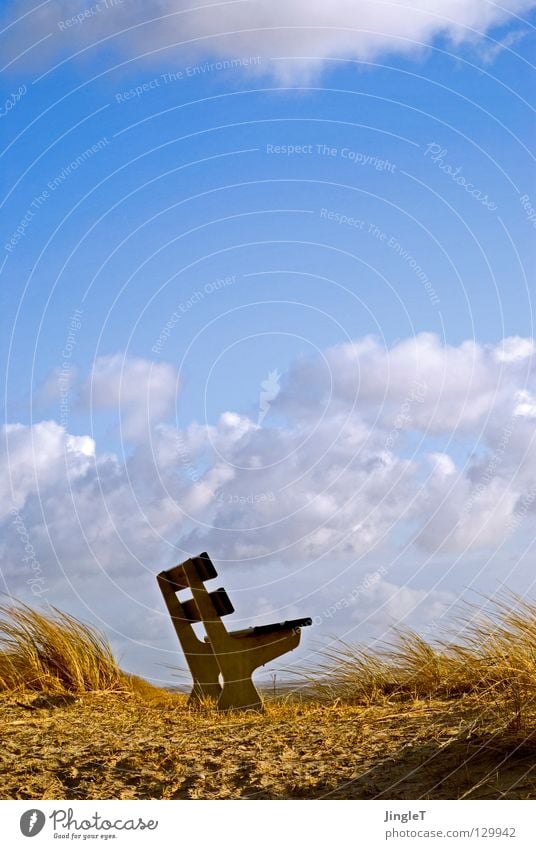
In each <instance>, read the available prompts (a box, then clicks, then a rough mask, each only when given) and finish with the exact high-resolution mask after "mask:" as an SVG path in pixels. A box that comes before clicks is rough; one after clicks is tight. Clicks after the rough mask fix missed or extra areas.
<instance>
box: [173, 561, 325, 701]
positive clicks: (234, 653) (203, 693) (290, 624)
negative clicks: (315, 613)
mask: <svg viewBox="0 0 536 849" xmlns="http://www.w3.org/2000/svg"><path fill="white" fill-rule="evenodd" d="M216 576H217V572H216V569H215V568H214V565H213V563H212V562H211V560H210V558H209V556H208V554H206V552H205V553H203V554H200V555H199V556H198V557H193V558H191V559H190V560H186V561H185V562H184V563H181V564H179V565H178V566H175V567H174V568H173V569H170V570H168V571H167V572H161V573H160V574H159V575H158V576H157V580H158V585H159V587H160V589H161V591H162V594H163V596H164V600H165V602H166V605H167V608H168V610H169V613H170V616H171V619H172V621H173V625H174V627H175V632H176V634H177V637H178V639H179V642H180V644H181V646H182V649H183V651H184V656H185V658H186V662H187V663H188V666H189V668H190V671H191V673H192V678H193V679H194V686H193V689H192V692H191V694H190V700H191V701H194V702H195V701H199V700H200V699H202V698H209V699H212V700H214V701H216V702H217V707H218V709H219V710H243V709H250V710H263V702H262V698H261V696H260V694H259V692H258V690H257V688H256V687H255V685H254V683H253V680H252V675H253V672H254V671H255V669H257V668H258V667H259V666H263V665H264V664H265V663H268V662H269V661H270V660H274V659H275V658H276V657H280V656H281V655H282V654H285V653H286V652H288V651H292V649H294V648H296V647H297V646H298V645H299V642H300V635H301V628H303V627H305V626H307V625H311V624H312V622H311V619H308V618H307V619H294V620H291V621H287V622H278V623H275V624H274V625H261V626H257V627H254V628H246V629H243V630H240V631H231V632H229V631H227V629H226V627H225V625H224V624H223V622H222V621H221V617H222V616H226V615H228V614H229V613H233V611H234V608H233V605H232V604H231V601H230V599H229V596H228V595H227V593H226V592H225V590H224V589H223V588H220V589H218V590H214V591H213V592H209V591H208V590H207V589H206V587H205V581H207V580H211V579H212V578H215V577H216ZM188 588H189V589H190V591H191V593H192V598H191V599H188V600H187V601H184V602H182V603H181V602H180V601H179V599H178V598H177V595H176V593H177V592H181V591H183V590H186V589H188ZM192 622H202V623H203V626H204V628H205V631H206V633H207V638H206V639H205V640H204V641H201V640H199V639H198V637H197V635H196V634H195V631H194V629H193V628H192ZM220 681H222V682H223V685H222V684H221V683H220Z"/></svg>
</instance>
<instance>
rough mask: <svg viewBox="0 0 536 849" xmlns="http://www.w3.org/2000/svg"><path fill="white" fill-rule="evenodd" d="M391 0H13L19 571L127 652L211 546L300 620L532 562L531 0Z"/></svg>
mask: <svg viewBox="0 0 536 849" xmlns="http://www.w3.org/2000/svg"><path fill="white" fill-rule="evenodd" d="M387 5H389V8H390V17H389V20H388V21H387V22H386V21H382V18H381V16H380V18H379V19H378V18H377V14H378V9H377V6H376V7H374V4H372V5H371V4H367V3H356V14H358V13H359V15H360V17H358V19H357V21H358V22H359V23H361V22H363V23H362V26H361V27H359V26H357V23H356V19H355V18H354V17H353V14H354V13H353V12H352V13H350V12H348V9H347V7H346V4H340V7H339V4H337V3H335V4H333V9H332V11H331V12H326V11H325V10H324V11H322V10H318V9H316V10H313V12H312V13H311V14H312V18H311V16H310V15H309V14H308V12H307V9H306V8H305V6H304V5H303V4H302V3H301V2H294V3H288V4H285V6H284V7H283V5H281V6H280V7H278V5H277V4H273V5H272V6H269V7H266V4H264V3H263V2H259V3H255V2H251V3H250V2H246V3H242V4H222V5H221V6H220V7H217V8H216V10H215V11H209V10H207V9H204V10H203V9H200V11H199V12H197V13H195V14H193V13H186V14H182V12H183V10H184V8H185V5H184V4H182V3H180V2H172V0H168V1H167V2H166V3H164V4H160V5H159V6H158V12H159V14H164V13H165V14H167V17H166V19H165V21H161V22H160V24H159V23H158V22H156V23H155V22H153V23H150V22H149V21H150V19H151V17H153V15H152V14H151V12H155V8H156V4H152V3H147V4H145V5H144V4H139V3H137V2H131V3H128V2H127V0H123V3H118V4H115V5H114V4H109V5H106V3H104V0H101V3H94V4H91V3H85V4H84V3H77V2H63V3H59V2H48V3H44V4H36V3H33V4H32V3H29V4H26V3H24V4H23V3H8V4H7V7H6V11H5V13H4V23H3V26H4V28H6V29H5V31H4V32H3V34H2V35H1V36H0V37H1V38H3V39H4V47H5V55H6V56H7V64H8V67H7V68H6V69H5V70H4V72H3V76H2V94H1V97H0V105H1V104H4V107H3V109H2V113H1V114H2V118H1V125H2V129H3V130H4V133H3V141H2V151H3V152H2V160H3V163H2V164H3V169H2V206H3V215H2V251H1V253H0V257H1V260H0V261H1V262H3V265H2V266H1V267H2V272H1V279H2V287H1V290H0V292H1V295H0V297H1V323H2V336H1V342H0V344H1V352H2V362H3V364H4V368H3V369H2V386H3V389H4V392H3V399H4V423H5V424H4V430H5V439H4V445H3V450H4V451H5V463H6V468H7V469H8V470H9V474H8V476H7V477H8V478H9V481H8V482H7V483H6V485H5V493H4V496H3V497H4V500H5V504H4V508H5V510H4V512H3V513H2V515H4V516H5V525H4V530H5V534H4V536H3V540H4V541H3V543H2V551H3V563H4V564H5V568H4V589H5V590H6V591H7V592H9V593H12V594H14V595H16V596H17V597H21V598H25V599H26V600H28V599H30V600H32V601H34V600H35V599H36V597H37V600H38V601H39V602H40V603H43V604H46V603H51V604H56V605H58V606H61V607H64V608H65V609H68V610H70V611H72V612H75V613H77V614H79V615H83V616H84V617H85V618H89V619H90V620H91V621H95V622H97V623H98V624H100V625H101V626H102V627H104V628H105V630H106V631H107V633H109V635H110V636H111V638H112V639H113V640H114V646H116V647H117V649H118V651H120V653H122V655H124V657H125V663H126V665H128V666H129V668H133V669H135V670H136V671H142V672H143V673H144V674H148V675H152V676H153V677H154V676H156V677H158V674H157V673H155V669H157V668H158V669H159V670H160V673H162V663H163V662H164V663H172V662H173V660H174V650H175V647H174V644H173V641H172V638H171V635H170V634H169V633H168V631H169V629H168V627H167V624H166V622H165V619H164V617H163V614H162V611H161V603H160V601H159V599H158V597H157V594H156V591H155V588H154V586H153V584H154V579H153V574H154V573H155V572H157V571H159V570H160V569H161V568H164V567H165V566H171V565H173V563H175V562H177V561H178V560H180V559H181V557H182V555H183V554H184V555H185V556H186V555H187V554H195V553H197V551H198V549H199V550H201V548H208V550H209V551H210V553H211V554H212V556H213V559H214V560H215V562H217V563H218V562H220V563H221V564H222V568H221V575H222V582H223V581H224V582H225V586H226V587H228V588H233V589H234V591H235V593H237V594H238V597H239V605H240V609H241V610H242V616H243V617H245V619H248V616H249V619H251V617H257V618H259V617H263V616H264V617H270V616H272V617H274V616H275V617H276V618H285V616H287V615H291V614H293V615H294V614H295V615H300V614H308V613H311V615H315V616H317V617H320V621H319V622H318V628H317V634H316V637H317V639H318V640H321V638H325V635H326V633H329V634H336V635H338V636H344V637H345V638H347V639H357V638H367V639H374V638H380V637H381V636H382V635H383V634H384V632H385V629H386V628H388V627H389V625H390V624H391V623H392V622H394V621H395V622H396V621H407V622H409V623H410V624H414V625H416V626H417V627H420V628H422V629H424V630H426V629H428V630H429V631H430V632H432V631H433V628H435V627H437V623H438V622H440V621H442V618H443V616H444V615H447V614H448V611H449V609H450V607H451V605H453V604H455V603H456V602H457V601H458V600H459V599H460V596H462V595H464V593H466V592H467V590H468V589H469V590H470V589H471V588H476V589H478V590H479V591H482V592H484V593H487V594H491V593H493V592H495V591H496V590H497V588H498V587H499V586H501V584H503V583H506V584H508V586H512V587H513V588H514V589H516V590H517V591H519V592H530V581H531V580H532V578H531V577H530V570H529V567H528V565H527V564H528V563H529V561H530V546H531V544H532V535H531V525H530V516H531V513H532V518H533V516H534V511H533V506H532V505H533V500H534V491H533V490H534V486H535V485H536V459H535V458H536V454H535V451H534V446H533V444H532V433H533V429H534V419H535V416H536V413H535V411H536V402H535V400H534V398H535V396H534V394H533V391H534V365H533V342H532V340H533V337H534V335H535V334H534V327H533V321H534V308H533V297H534V291H533V290H534V279H533V271H532V270H533V268H534V259H535V256H534V254H535V250H534V246H535V240H534V226H535V219H534V218H533V217H532V216H533V214H534V209H535V208H536V186H535V181H534V167H533V157H532V154H531V149H532V148H533V141H534V118H533V109H532V107H531V99H532V97H531V96H532V92H533V90H534V73H533V68H532V66H531V64H530V59H531V56H532V55H533V52H534V35H533V32H534V28H533V23H534V15H533V13H532V5H533V4H532V3H530V2H521V0H520V2H512V3H511V4H510V5H507V6H506V7H505V10H503V12H499V10H498V9H497V8H496V7H494V6H492V5H491V4H488V3H485V2H482V1H481V2H463V3H460V4H459V8H458V12H457V14H458V16H459V17H458V18H457V20H456V21H452V20H450V19H448V15H449V10H448V4H447V6H445V4H443V3H441V2H438V3H437V4H435V5H436V7H437V8H434V9H431V10H430V9H429V10H428V12H427V13H426V14H424V13H422V12H419V10H418V8H417V7H415V6H411V7H409V8H406V4H404V3H399V4H387ZM428 5H429V6H430V4H428ZM432 6H434V4H432ZM153 7H154V8H153ZM357 7H359V8H357ZM267 8H268V11H267ZM84 10H86V11H85V12H84ZM24 12H27V14H25V16H24V17H21V15H23V14H24ZM177 13H181V14H180V15H178V14H177ZM330 14H332V15H333V17H332V18H331V19H330V17H329V15H330ZM270 15H275V16H276V17H275V18H274V19H273V20H272V21H271V22H270ZM315 16H316V17H315ZM326 16H327V17H326ZM345 16H347V17H348V19H346V17H345ZM19 18H20V19H19ZM179 19H180V20H179ZM68 21H70V23H69V24H68V23H66V22H68ZM367 22H368V25H367ZM311 23H312V24H313V26H312V25H311ZM277 27H280V30H279V35H278V31H277ZM231 31H232V33H233V34H232V35H230V36H229V35H222V33H228V32H231ZM177 42H183V43H181V45H180V46H176V43H177ZM186 42H189V43H186ZM194 47H195V50H194ZM148 53H150V55H146V54H148ZM74 54H78V55H74ZM502 340H506V342H503V341H502ZM266 382H267V388H266V386H265V385H264V384H266ZM419 387H421V388H422V387H424V388H422V393H423V395H422V397H420V395H419V392H420V389H419ZM263 411H264V412H263ZM66 458H67V460H68V462H67V464H66V462H65V461H66ZM449 464H450V465H449ZM482 481H484V483H482ZM479 483H480V484H481V485H482V488H481V489H478V486H479ZM354 498H355V499H356V500H355V501H354ZM13 510H15V511H16V515H17V516H18V517H19V518H20V521H21V522H23V523H24V528H25V532H24V533H27V535H28V538H29V540H31V545H32V547H33V551H34V555H35V556H34V559H33V560H32V561H31V562H30V561H26V563H25V562H23V561H21V546H20V537H21V532H20V527H21V525H20V524H19V525H18V526H14V524H13V523H14V519H13V516H14V515H15V514H14V513H13V512H10V511H13ZM17 521H18V520H17ZM17 527H18V528H19V530H17ZM24 539H26V537H24ZM28 563H29V564H30V565H28ZM36 564H37V565H36ZM381 569H387V571H386V572H385V573H384V572H382V571H378V570H381ZM31 570H33V573H32V571H31ZM367 575H372V576H373V579H372V583H371V586H370V587H365V584H364V581H365V578H366V576H367ZM29 576H30V577H29ZM36 576H37V578H39V580H40V581H41V583H35V581H34V583H33V584H32V583H29V580H30V578H31V577H33V578H34V579H35V578H36ZM365 583H367V582H366V581H365ZM32 588H33V591H32ZM356 588H357V589H356ZM352 593H354V595H355V596H356V597H357V599H358V602H354V601H352V603H351V604H343V603H342V602H341V599H345V598H350V597H352ZM337 604H338V605H339V606H338V608H337V611H336V614H335V615H332V616H325V615H324V614H325V611H326V610H328V609H329V608H330V606H331V607H332V606H333V605H335V606H337ZM237 606H238V605H237V604H235V607H237ZM248 621H249V620H248ZM141 623H143V624H141ZM430 623H432V624H430Z"/></svg>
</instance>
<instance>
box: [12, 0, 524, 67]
mask: <svg viewBox="0 0 536 849" xmlns="http://www.w3.org/2000/svg"><path fill="white" fill-rule="evenodd" d="M32 5H33V4H32ZM533 7H534V0H505V2H504V3H503V4H502V5H500V6H499V5H497V4H495V3H491V2H488V0H456V2H452V0H428V2H425V0H421V2H415V0H412V2H408V0H398V2H396V0H393V2H378V0H332V2H330V3H325V2H321V0H314V2H311V0H307V2H306V0H248V2H228V3H221V4H216V5H214V4H210V6H209V8H205V7H203V6H200V7H197V8H195V7H192V4H191V3H189V2H186V0H128V2H127V0H125V2H123V3H118V4H117V5H115V6H112V5H110V7H109V8H108V7H106V6H104V4H101V7H100V11H98V12H97V13H94V14H88V15H87V16H84V15H83V10H82V12H81V9H80V5H79V4H78V3H76V2H66V1H65V0H64V2H60V0H52V2H49V3H47V4H42V6H41V8H38V9H37V10H36V11H35V12H34V13H33V14H31V15H29V16H27V17H26V18H23V19H22V20H21V22H20V23H19V24H18V25H17V27H16V28H14V29H13V30H12V31H11V32H10V47H11V49H12V51H13V55H15V54H16V52H21V51H22V50H24V49H25V48H27V47H28V46H29V45H30V44H32V43H33V42H34V41H36V40H37V37H38V35H39V36H40V37H42V36H43V33H48V32H50V33H51V35H52V38H49V39H48V40H47V41H46V42H44V43H43V44H42V45H41V47H40V48H39V50H40V51H41V52H42V53H43V54H44V55H45V56H46V58H47V61H48V62H52V61H53V60H54V56H55V55H57V53H58V52H61V53H62V54H68V53H69V52H73V51H74V50H80V49H83V48H84V47H85V46H87V45H89V44H91V43H93V42H95V41H98V40H101V39H109V37H110V36H113V35H114V34H117V37H116V38H114V39H113V40H112V41H110V40H107V41H106V42H105V46H106V48H107V49H108V50H109V49H110V48H111V47H112V48H115V49H116V50H118V51H119V52H121V53H123V54H124V55H127V56H129V57H136V56H141V55H145V54H153V59H156V61H158V62H162V60H163V59H164V60H165V59H166V58H169V56H170V50H169V48H171V47H172V46H173V45H180V48H179V49H180V50H181V52H182V53H183V54H185V55H186V57H190V59H191V58H193V57H194V56H197V58H198V59H201V60H202V59H204V58H207V57H211V56H220V57H245V56H257V55H258V56H261V57H262V58H263V60H264V61H263V70H264V69H265V68H266V62H269V61H270V59H271V58H272V57H289V61H287V62H277V63H275V64H274V70H275V73H276V74H277V75H279V76H280V77H282V78H288V79H293V78H296V77H297V78H303V77H304V76H307V75H310V74H311V73H314V72H315V71H317V70H319V69H320V68H321V67H322V65H323V62H324V60H325V59H326V57H349V58H357V59H364V60H370V59H374V58H375V57H377V56H379V55H381V54H385V53H392V52H395V53H403V54H412V53H413V54H415V53H417V54H418V53H419V52H421V51H422V49H423V46H426V45H429V44H430V43H431V42H433V40H434V39H436V38H437V37H440V36H444V37H447V38H449V39H450V40H451V41H452V42H454V43H459V42H462V41H476V40H477V39H478V38H479V36H481V35H482V34H484V33H487V32H488V31H489V30H490V29H491V28H492V27H494V26H497V25H500V24H502V23H504V22H505V21H507V20H508V18H509V17H510V16H517V15H520V16H522V15H523V14H525V13H527V12H528V11H529V10H530V9H532V8H533ZM23 8H25V6H23V5H22V4H19V5H18V8H17V12H18V13H19V14H20V12H21V11H22V9H23ZM78 14H81V15H82V17H81V18H80V19H78V18H77V17H76V16H77V15H78ZM14 15H15V12H14V8H13V4H12V6H11V9H10V13H9V17H10V18H11V19H13V17H14ZM67 21H71V23H69V24H68V23H66V22H67ZM73 21H74V22H73ZM517 25H518V28H519V21H517ZM491 46H493V45H491ZM36 54H37V51H35V50H34V51H32V52H31V53H28V54H26V57H25V61H28V60H29V59H30V60H31V58H32V56H33V57H36ZM486 55H487V56H488V57H489V56H491V55H492V52H490V51H489V50H488V53H487V54H486ZM298 57H300V58H298ZM251 67H253V69H255V68H256V67H257V66H255V65H253V66H251Z"/></svg>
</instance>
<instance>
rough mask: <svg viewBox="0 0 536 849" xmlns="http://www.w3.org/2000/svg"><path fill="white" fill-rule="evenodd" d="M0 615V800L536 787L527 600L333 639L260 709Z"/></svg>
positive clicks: (70, 622)
mask: <svg viewBox="0 0 536 849" xmlns="http://www.w3.org/2000/svg"><path fill="white" fill-rule="evenodd" d="M514 602H515V603H514ZM1 614H2V623H1V626H0V678H1V685H2V688H3V692H1V693H0V706H1V707H2V711H1V713H0V736H1V738H2V746H1V749H0V750H1V751H2V755H1V760H2V763H1V764H0V796H2V797H3V798H17V799H21V798H25V799H26V798H27V799H30V798H32V799H38V798H43V799H52V798H56V799H57V798H67V799H102V798H118V799H132V798H137V799H145V798H163V799H185V798H198V799H203V798H227V799H229V798H262V799H290V798H300V799H306V798H307V799H309V798H335V799H343V798H359V799H457V798H475V799H476V798H513V799H520V798H535V797H536V761H535V757H534V755H535V753H536V709H535V703H534V702H535V695H536V660H535V658H536V652H535V650H534V646H535V645H536V642H535V637H536V605H534V604H533V603H531V602H526V601H520V600H519V599H515V600H514V599H510V600H507V599H504V600H503V601H500V602H498V603H497V604H495V606H494V607H493V608H492V609H491V611H490V612H489V614H488V615H487V616H486V617H482V616H480V617H473V618H472V619H471V620H470V621H469V623H468V624H467V625H466V626H465V629H464V633H463V638H459V637H458V636H456V639H454V638H453V637H452V638H450V639H449V638H448V637H446V638H445V639H444V640H439V641H437V642H435V643H434V644H433V645H431V644H429V643H427V642H426V641H424V640H423V639H422V638H421V637H419V636H418V635H416V634H413V633H410V632H405V633H400V634H399V635H398V639H397V641H396V643H395V644H394V645H391V646H386V647H385V649H384V650H383V651H381V652H378V653H371V652H368V651H366V650H363V649H359V648H355V647H352V646H348V645H341V647H340V648H339V649H337V650H334V651H332V652H331V653H330V655H329V656H328V657H326V658H325V660H324V664H323V667H322V668H321V669H320V670H316V671H315V674H314V675H313V676H312V679H311V680H310V681H309V683H308V686H307V688H306V689H307V690H308V693H307V697H306V698H304V697H303V696H298V697H296V696H295V697H291V696H287V697H285V698H284V699H281V698H276V697H274V696H272V697H270V698H269V699H268V701H267V709H266V713H264V714H258V713H252V712H246V713H228V714H221V713H218V712H217V711H215V710H214V708H213V707H211V706H210V705H207V706H203V707H201V708H197V709H192V708H190V707H188V705H187V704H186V698H185V696H183V695H180V694H169V693H167V692H165V691H163V690H160V689H158V688H154V687H152V686H151V685H150V684H148V683H147V682H144V681H142V680H141V679H137V678H136V677H134V676H128V675H126V674H125V673H123V672H122V671H121V670H120V668H119V667H118V665H117V663H116V661H115V660H114V658H113V655H112V653H111V650H110V647H109V645H108V643H107V642H106V640H105V639H104V637H103V636H102V635H100V634H99V633H98V632H96V631H95V630H93V629H92V628H88V627H87V626H85V625H82V624H81V623H80V622H78V621H77V620H75V619H73V618H72V617H69V616H66V615H65V614H63V613H60V612H59V611H55V612H54V613H53V614H52V615H51V616H48V615H47V616H45V615H44V614H40V613H37V612H35V611H33V610H31V609H29V608H27V607H24V606H22V605H17V606H15V607H11V606H10V607H3V608H2V609H1ZM36 691H37V692H36Z"/></svg>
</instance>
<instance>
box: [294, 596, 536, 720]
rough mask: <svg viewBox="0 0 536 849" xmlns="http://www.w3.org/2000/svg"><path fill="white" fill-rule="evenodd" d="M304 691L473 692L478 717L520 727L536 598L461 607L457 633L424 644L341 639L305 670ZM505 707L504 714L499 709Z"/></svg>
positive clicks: (407, 638) (437, 695) (529, 694)
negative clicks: (494, 716)
mask: <svg viewBox="0 0 536 849" xmlns="http://www.w3.org/2000/svg"><path fill="white" fill-rule="evenodd" d="M306 677H307V680H308V681H309V684H310V692H311V694H312V695H313V696H314V697H317V698H322V699H324V700H326V699H328V700H333V699H337V698H338V699H342V700H344V701H348V702H353V703H367V704H372V703H375V702H381V701H383V702H385V701H386V700H390V701H393V700H394V701H397V700H398V701H400V700H402V701H408V700H411V699H452V698H462V697H464V696H466V695H471V697H474V698H477V699H478V700H479V703H480V704H481V706H482V711H483V715H484V713H487V712H488V711H490V710H491V711H492V712H495V713H501V714H502V715H503V716H506V715H507V716H508V717H509V721H510V722H511V724H512V725H513V726H515V725H516V724H517V725H520V724H521V723H522V721H523V719H524V717H526V715H527V712H532V713H534V708H535V707H536V602H534V601H530V600H526V599H521V598H518V597H516V596H512V595H506V596H503V597H501V598H499V599H497V600H494V601H492V602H491V604H490V606H489V609H488V611H487V612H486V613H482V612H475V611H474V610H473V609H472V608H467V609H466V615H465V617H464V620H462V622H461V627H460V630H459V631H458V632H456V634H449V633H446V635H445V636H444V637H443V638H440V639H438V640H436V641H434V642H433V643H432V642H428V641H427V640H425V639H423V637H422V636H420V635H419V634H417V633H415V632H414V631H411V630H399V631H398V632H397V635H396V637H395V640H394V641H393V642H392V643H388V644H386V645H384V646H383V647H382V648H380V649H378V650H374V651H373V650H369V649H365V648H362V647H360V646H353V645H350V644H348V643H340V644H339V645H338V646H336V647H335V648H332V649H331V650H330V651H328V652H326V653H325V654H324V660H323V662H322V663H321V664H320V666H319V668H317V669H316V670H315V671H313V672H312V673H310V674H308V675H307V676H306ZM504 711H506V713H504Z"/></svg>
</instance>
